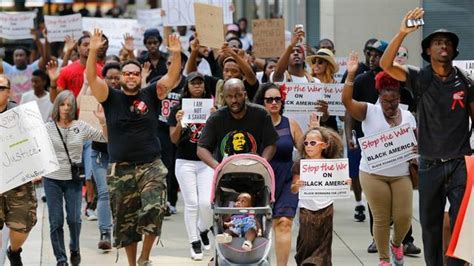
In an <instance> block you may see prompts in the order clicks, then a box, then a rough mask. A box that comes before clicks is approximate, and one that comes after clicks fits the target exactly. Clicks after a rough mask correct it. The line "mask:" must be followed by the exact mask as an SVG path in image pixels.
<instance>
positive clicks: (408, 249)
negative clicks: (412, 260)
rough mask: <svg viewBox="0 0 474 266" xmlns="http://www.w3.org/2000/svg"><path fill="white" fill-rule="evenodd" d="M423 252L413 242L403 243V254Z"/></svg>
mask: <svg viewBox="0 0 474 266" xmlns="http://www.w3.org/2000/svg"><path fill="white" fill-rule="evenodd" d="M420 253H421V249H420V248H419V247H417V246H415V244H413V243H407V244H405V245H403V254H405V255H417V254H420Z"/></svg>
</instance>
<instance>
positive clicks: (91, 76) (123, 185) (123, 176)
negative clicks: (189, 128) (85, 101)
mask: <svg viewBox="0 0 474 266" xmlns="http://www.w3.org/2000/svg"><path fill="white" fill-rule="evenodd" d="M101 36H102V32H101V31H100V30H99V29H95V30H94V34H93V35H92V37H91V41H90V54H89V57H88V59H87V69H86V76H87V80H88V82H89V84H90V86H91V90H92V94H93V95H94V96H95V97H96V99H97V100H98V101H99V102H100V103H101V104H102V106H103V107H104V111H105V116H106V119H107V128H108V131H109V133H108V140H109V146H108V150H109V156H110V162H111V163H114V166H113V169H112V177H110V178H109V180H108V183H109V191H110V196H111V202H112V214H113V216H114V225H115V226H114V234H113V235H114V246H115V247H117V248H120V247H125V251H126V253H127V259H128V263H129V265H136V257H137V243H138V242H139V241H141V240H142V235H144V240H143V248H142V251H141V254H140V257H139V259H138V265H151V261H150V260H149V257H150V251H151V248H152V246H153V243H154V242H155V240H156V238H157V237H160V235H161V226H162V222H163V217H164V212H165V210H166V180H165V179H166V178H165V177H166V174H167V169H166V167H165V165H164V164H163V162H162V161H161V159H160V158H161V150H160V142H159V140H158V138H157V137H156V132H157V130H158V119H157V117H158V114H159V106H160V101H161V100H162V99H164V98H165V97H166V96H167V95H168V93H169V92H170V90H171V89H172V88H173V85H174V84H176V82H177V81H178V79H179V76H180V68H181V54H180V51H181V45H180V42H179V39H178V38H177V37H176V36H172V35H171V36H170V37H169V47H168V51H170V52H171V53H172V54H173V61H172V62H171V65H170V67H169V69H168V73H167V74H166V75H165V76H163V77H162V78H161V79H160V80H158V81H157V82H156V83H153V84H151V85H150V86H148V87H146V88H143V89H141V88H140V86H141V66H140V63H139V62H137V61H133V60H130V61H126V62H124V63H123V64H122V73H121V87H122V90H121V91H117V90H115V89H112V88H109V87H108V86H107V84H106V83H105V81H103V80H102V79H100V78H98V77H97V75H96V73H97V67H96V60H97V59H96V57H97V51H98V50H99V49H100V47H101V46H102V44H103V42H102V41H101ZM131 140H132V141H131Z"/></svg>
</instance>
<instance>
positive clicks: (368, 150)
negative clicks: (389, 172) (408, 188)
mask: <svg viewBox="0 0 474 266" xmlns="http://www.w3.org/2000/svg"><path fill="white" fill-rule="evenodd" d="M359 144H360V148H361V149H362V159H363V160H366V161H367V164H368V165H369V169H370V171H373V172H375V171H379V170H382V169H386V168H389V167H393V166H395V165H398V164H401V163H404V162H406V161H408V160H410V159H413V158H416V157H418V155H417V154H415V153H413V147H414V146H415V145H417V142H416V138H415V134H414V132H413V129H412V128H411V126H410V125H409V124H403V125H399V126H397V127H393V128H390V129H387V130H385V131H382V132H380V133H378V134H374V135H371V136H365V137H362V138H359Z"/></svg>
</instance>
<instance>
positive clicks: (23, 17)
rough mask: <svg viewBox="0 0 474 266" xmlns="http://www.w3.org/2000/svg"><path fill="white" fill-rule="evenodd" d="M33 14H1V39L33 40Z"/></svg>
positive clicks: (34, 15)
mask: <svg viewBox="0 0 474 266" xmlns="http://www.w3.org/2000/svg"><path fill="white" fill-rule="evenodd" d="M35 17H36V14H35V13H33V12H0V38H5V39H9V40H22V39H32V38H33V36H32V35H31V29H33V28H34V21H33V20H34V18H35Z"/></svg>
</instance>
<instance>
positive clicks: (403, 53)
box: [397, 52, 408, 57]
mask: <svg viewBox="0 0 474 266" xmlns="http://www.w3.org/2000/svg"><path fill="white" fill-rule="evenodd" d="M407 56H408V53H406V52H398V53H397V57H407Z"/></svg>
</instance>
